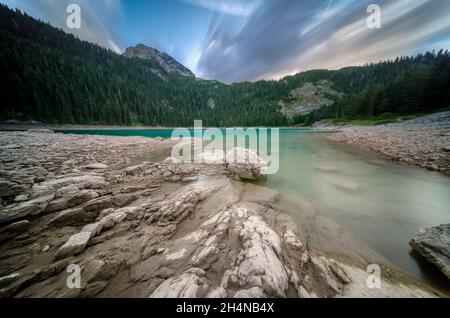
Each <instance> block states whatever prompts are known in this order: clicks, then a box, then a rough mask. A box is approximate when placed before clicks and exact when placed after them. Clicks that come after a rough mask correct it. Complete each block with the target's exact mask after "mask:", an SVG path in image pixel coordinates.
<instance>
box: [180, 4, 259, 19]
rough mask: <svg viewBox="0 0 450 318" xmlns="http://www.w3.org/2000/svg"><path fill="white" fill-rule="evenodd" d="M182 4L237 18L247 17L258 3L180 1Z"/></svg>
mask: <svg viewBox="0 0 450 318" xmlns="http://www.w3.org/2000/svg"><path fill="white" fill-rule="evenodd" d="M181 1H182V2H185V3H188V4H191V5H195V6H198V7H202V8H205V9H208V10H211V11H215V12H219V13H223V14H231V15H237V16H249V15H250V14H252V13H253V12H254V10H255V9H256V7H257V6H258V4H259V2H260V1H255V0H253V1H252V0H240V1H239V0H181Z"/></svg>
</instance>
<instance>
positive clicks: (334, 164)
mask: <svg viewBox="0 0 450 318" xmlns="http://www.w3.org/2000/svg"><path fill="white" fill-rule="evenodd" d="M65 133H78V134H98V135H115V136H145V137H158V136H159V137H163V138H170V136H171V130H136V131H135V130H133V131H131V130H114V131H111V130H110V131H107V130H103V131H66V132H65ZM324 134H326V133H320V132H316V131H312V130H308V129H281V130H280V170H279V172H278V173H277V174H276V175H271V176H269V177H268V178H267V180H266V181H265V182H264V185H265V186H268V187H270V188H273V189H276V190H278V191H279V192H281V193H284V194H290V195H294V196H295V195H298V196H302V197H303V198H306V199H308V200H309V201H310V202H312V203H313V204H314V205H315V207H316V209H318V211H319V213H320V214H321V215H323V216H326V217H328V218H330V219H332V220H333V221H335V222H336V223H338V224H340V225H342V226H343V227H344V228H346V229H347V230H349V231H350V232H351V233H353V234H354V235H355V236H356V237H358V238H361V239H362V240H363V241H365V242H366V243H367V244H368V245H369V246H370V247H372V248H373V249H374V250H376V251H377V252H379V253H380V254H381V255H382V256H384V257H385V258H386V259H387V260H389V261H390V262H392V263H393V264H395V265H397V266H399V267H400V268H403V269H404V270H406V271H408V272H409V273H411V274H413V275H414V276H415V277H417V278H418V279H420V280H422V281H424V282H428V283H431V284H432V285H436V277H435V276H434V277H432V276H433V275H431V276H430V273H428V271H430V266H428V264H426V265H425V271H424V268H423V266H424V264H423V263H419V262H418V261H417V260H416V258H414V257H413V256H412V255H411V253H410V252H411V249H410V247H409V245H408V243H409V241H410V239H411V238H412V237H414V236H415V235H416V234H417V232H418V231H419V229H420V228H424V227H431V226H436V225H439V224H444V223H449V222H450V178H448V177H445V176H441V175H438V174H435V173H431V172H428V171H425V170H421V169H417V168H413V167H405V166H402V165H399V164H396V163H393V162H389V161H386V160H382V159H380V158H378V157H377V156H376V155H374V154H371V153H367V152H364V151H359V150H356V149H354V148H351V147H349V146H346V145H342V144H338V143H332V142H327V141H326V140H324V139H323V138H321V137H323V135H324ZM294 213H295V212H294ZM433 270H434V268H432V266H431V271H432V272H433ZM434 275H436V273H434ZM442 277H443V276H442ZM442 277H438V278H437V279H438V280H441V279H443V278H442Z"/></svg>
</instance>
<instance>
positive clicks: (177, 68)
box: [123, 44, 195, 77]
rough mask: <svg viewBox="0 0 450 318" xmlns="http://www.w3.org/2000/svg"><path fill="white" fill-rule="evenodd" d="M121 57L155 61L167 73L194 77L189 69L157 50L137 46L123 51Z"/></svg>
mask: <svg viewBox="0 0 450 318" xmlns="http://www.w3.org/2000/svg"><path fill="white" fill-rule="evenodd" d="M123 56H125V57H127V58H140V59H146V60H155V61H156V62H157V63H158V64H159V65H160V66H161V67H162V68H163V69H164V70H165V71H166V72H167V73H177V74H179V75H182V76H190V77H195V75H194V73H192V72H191V70H190V69H188V68H187V67H185V66H184V65H182V64H181V63H179V62H178V61H177V60H175V59H174V58H173V57H171V56H170V55H168V54H166V53H161V52H160V51H158V50H157V49H154V48H151V47H147V46H145V45H143V44H138V45H136V46H134V47H129V48H127V49H126V50H125V53H124V54H123Z"/></svg>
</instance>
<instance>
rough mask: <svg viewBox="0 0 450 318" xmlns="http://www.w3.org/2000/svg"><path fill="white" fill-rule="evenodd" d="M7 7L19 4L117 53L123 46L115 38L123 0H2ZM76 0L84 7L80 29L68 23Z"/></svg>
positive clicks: (27, 10)
mask: <svg viewBox="0 0 450 318" xmlns="http://www.w3.org/2000/svg"><path fill="white" fill-rule="evenodd" d="M1 2H3V3H6V4H7V5H8V6H10V7H12V8H14V7H17V8H19V9H21V10H24V11H26V12H27V13H28V14H30V15H32V16H34V17H36V18H38V19H41V20H43V21H49V22H51V24H52V25H54V26H56V27H59V28H61V29H63V30H64V31H66V32H68V33H73V34H74V35H75V36H77V37H79V38H80V39H82V40H85V41H89V42H93V43H97V44H99V45H101V46H103V47H106V48H109V49H111V50H113V51H115V52H117V53H120V52H121V51H122V49H121V48H120V47H119V45H118V44H117V41H116V39H115V38H116V37H117V35H118V33H114V32H117V31H118V30H117V23H118V21H119V19H121V15H122V9H121V1H120V0H95V1H92V0H91V1H90V0H77V1H73V0H2V1H1ZM72 3H76V4H78V5H79V6H80V8H81V21H82V22H81V26H82V27H81V29H69V28H67V26H66V20H67V17H68V15H69V14H68V13H67V12H66V8H67V6H68V5H69V4H72Z"/></svg>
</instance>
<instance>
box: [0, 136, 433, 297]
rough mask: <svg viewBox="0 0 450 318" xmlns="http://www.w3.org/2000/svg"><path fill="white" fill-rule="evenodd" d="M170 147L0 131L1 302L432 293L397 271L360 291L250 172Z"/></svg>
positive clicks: (349, 266)
mask: <svg viewBox="0 0 450 318" xmlns="http://www.w3.org/2000/svg"><path fill="white" fill-rule="evenodd" d="M173 145H174V141H173V140H160V139H158V140H156V139H148V138H141V137H108V136H86V135H83V136H79V135H63V134H55V133H53V132H51V131H46V130H33V131H28V132H1V133H0V197H1V201H0V297H3V298H9V297H237V298H245V297H300V298H306V297H433V296H435V295H436V294H434V292H433V291H432V290H431V289H428V288H426V287H424V286H421V285H420V284H418V283H415V282H413V281H411V280H408V279H396V277H399V276H396V275H384V274H383V276H382V282H381V288H375V289H371V288H369V285H368V284H367V280H368V278H369V275H370V274H369V273H367V272H366V268H365V267H362V266H358V265H356V264H355V263H352V262H350V261H348V262H344V261H343V260H334V259H332V258H330V257H327V256H325V255H323V254H322V253H321V252H320V251H317V250H314V249H312V248H311V247H310V246H309V242H308V237H307V236H306V235H304V234H303V233H302V232H301V231H299V228H298V227H297V226H296V224H295V223H294V222H293V221H292V220H291V218H290V217H289V214H288V212H289V211H286V210H285V209H284V208H283V205H280V204H279V200H280V195H279V194H278V193H276V192H274V191H272V190H269V189H266V188H264V187H260V186H256V185H253V184H251V183H247V182H243V181H242V180H241V177H243V178H246V177H259V176H260V174H259V173H255V171H254V169H255V167H247V166H245V165H244V166H232V167H229V166H228V165H227V164H222V163H221V162H219V163H215V164H208V165H206V164H205V165H190V164H176V163H175V162H174V160H171V159H169V160H166V158H167V157H168V156H169V153H170V149H171V147H172V146H173ZM248 169H250V170H251V171H252V173H251V174H250V173H248ZM258 172H261V171H260V170H258ZM240 176H241V177H240ZM297 208H298V209H301V208H302V207H301V206H298V207H297ZM76 268H79V269H80V270H81V272H80V274H81V275H80V276H79V278H80V286H76V287H75V288H73V286H72V285H71V284H68V281H69V280H70V279H72V278H73V276H72V274H73V272H72V270H73V269H76ZM75 272H76V271H75ZM389 272H391V273H393V272H395V271H394V270H390V271H389ZM400 276H401V275H400ZM78 287H79V288H78Z"/></svg>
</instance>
